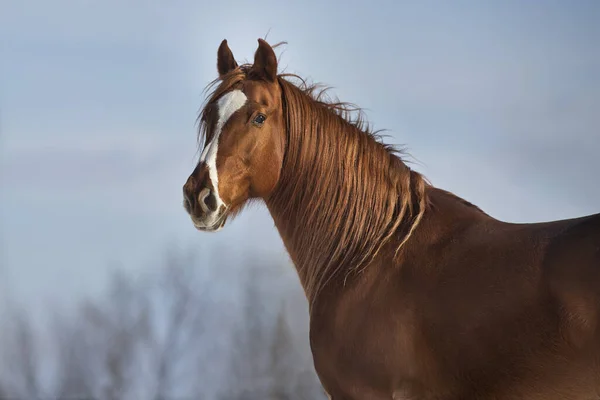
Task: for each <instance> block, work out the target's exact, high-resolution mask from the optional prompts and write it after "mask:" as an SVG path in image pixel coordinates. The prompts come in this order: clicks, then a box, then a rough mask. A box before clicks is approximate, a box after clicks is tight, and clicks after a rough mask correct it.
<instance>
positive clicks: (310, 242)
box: [266, 180, 492, 301]
mask: <svg viewBox="0 0 600 400" xmlns="http://www.w3.org/2000/svg"><path fill="white" fill-rule="evenodd" d="M316 181H318V180H316ZM305 190H306V191H309V192H310V191H311V190H313V191H315V193H308V194H309V197H310V196H317V195H318V193H316V192H318V191H319V190H320V188H319V185H318V183H317V182H315V185H314V186H312V187H310V188H309V187H307V188H305ZM426 191H427V196H428V198H430V200H431V209H428V210H427V211H426V212H425V214H424V217H423V221H422V226H423V229H419V228H417V229H416V231H415V233H414V236H413V237H412V238H410V239H409V240H408V241H407V242H406V246H407V247H408V248H410V249H411V251H412V252H415V251H419V250H418V249H419V248H422V247H424V246H428V245H429V244H431V243H430V242H436V241H438V240H439V241H444V240H445V238H447V237H449V236H453V235H456V234H459V232H460V231H462V230H463V229H464V228H465V227H467V226H469V225H471V224H473V223H476V222H477V221H481V220H484V219H488V220H492V218H491V217H489V216H488V215H487V214H485V213H484V212H483V211H481V210H480V209H479V208H477V207H476V206H474V205H472V204H470V203H468V202H467V201H465V200H463V199H461V198H459V197H458V196H455V195H454V194H452V193H449V192H446V191H443V190H440V189H437V188H434V187H431V186H429V187H427V190H426ZM287 193H294V192H289V191H288V192H287ZM266 203H267V207H268V209H269V211H270V213H271V216H272V217H273V220H274V222H275V226H276V227H277V229H278V231H279V233H280V235H281V238H282V240H283V243H284V245H285V247H286V249H287V251H288V253H289V255H290V257H291V259H292V261H293V262H294V264H295V266H296V268H297V270H298V275H299V278H300V281H301V283H302V285H303V287H304V289H305V291H306V294H307V297H309V301H310V300H311V295H312V293H311V290H310V289H311V288H310V286H311V282H310V279H311V276H312V275H314V272H315V271H314V268H320V267H322V266H324V265H325V264H326V263H327V262H329V261H332V260H331V258H328V257H327V256H328V255H330V254H332V253H331V249H332V248H334V247H335V244H336V243H337V242H338V241H339V240H341V238H339V237H336V234H335V232H332V231H324V230H321V229H318V228H316V227H315V226H314V225H312V224H310V222H309V221H306V220H305V219H304V218H305V216H306V215H307V210H306V208H305V207H307V206H308V205H307V204H305V203H304V202H299V201H297V199H295V198H286V199H282V198H279V199H277V201H276V202H275V201H270V200H268V199H267V201H266ZM283 204H286V205H290V206H289V207H282V205H283ZM312 206H313V207H319V204H316V205H315V204H312ZM349 212H356V210H349ZM363 212H366V213H368V212H369V210H368V209H367V210H363ZM402 229H403V227H401V229H400V231H401V230H402ZM399 236H400V235H398V237H393V238H392V239H391V241H390V245H391V246H397V245H398V244H399V242H400V240H401V238H400V237H399ZM342 250H343V251H348V252H351V251H352V250H351V249H348V248H343V249H342ZM354 256H355V255H353V254H350V255H348V257H342V259H343V260H344V261H347V260H356V257H354ZM389 261H390V262H392V259H390V260H389ZM352 267H353V264H351V263H350V264H346V263H344V262H338V263H337V265H336V268H337V269H336V270H335V276H333V275H332V276H330V277H329V278H330V279H332V280H333V282H341V281H343V280H344V279H345V278H346V277H348V272H350V270H351V269H352ZM327 273H328V274H331V271H328V272H327ZM307 289H308V290H307Z"/></svg>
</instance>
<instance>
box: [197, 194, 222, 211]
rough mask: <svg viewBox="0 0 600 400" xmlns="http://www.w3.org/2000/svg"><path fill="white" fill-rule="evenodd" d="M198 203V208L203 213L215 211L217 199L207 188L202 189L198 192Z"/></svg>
mask: <svg viewBox="0 0 600 400" xmlns="http://www.w3.org/2000/svg"><path fill="white" fill-rule="evenodd" d="M198 203H200V208H202V211H204V212H205V213H206V212H215V211H217V199H216V198H215V196H214V195H213V193H212V191H211V190H210V189H209V188H204V189H202V190H201V191H200V194H199V195H198Z"/></svg>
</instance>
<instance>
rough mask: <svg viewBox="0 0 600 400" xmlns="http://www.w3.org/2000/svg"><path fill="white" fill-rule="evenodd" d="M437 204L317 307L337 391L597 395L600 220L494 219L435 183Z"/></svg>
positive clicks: (319, 362) (369, 395)
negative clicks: (397, 246) (400, 245)
mask: <svg viewBox="0 0 600 400" xmlns="http://www.w3.org/2000/svg"><path fill="white" fill-rule="evenodd" d="M430 196H431V197H430V198H431V202H432V205H434V206H437V207H435V211H431V212H429V213H426V214H425V217H424V219H423V221H422V222H421V224H420V228H419V229H418V230H416V231H415V233H414V234H413V236H412V238H411V240H410V241H408V242H407V243H406V245H405V248H404V252H403V254H402V256H401V257H400V259H399V260H397V261H393V253H394V249H393V246H390V248H389V249H387V250H386V251H382V252H381V253H380V255H378V256H377V258H376V259H375V260H373V262H372V263H371V265H369V266H368V267H367V268H365V272H364V273H363V274H361V275H359V276H357V277H355V278H354V279H352V280H350V279H348V280H347V281H346V285H343V284H342V283H343V280H342V279H338V280H334V281H333V282H335V283H333V284H331V286H330V287H328V288H327V289H326V290H325V291H324V292H326V293H327V294H322V295H320V296H319V298H318V299H317V301H316V302H315V303H314V305H313V307H312V310H311V345H312V348H313V355H314V359H315V366H316V369H317V371H318V373H319V376H320V377H321V379H322V382H323V384H324V386H325V389H326V390H327V392H328V393H329V394H330V395H331V396H332V398H333V399H374V400H375V399H390V398H392V395H393V396H395V397H393V398H395V399H540V400H541V399H548V400H552V399H598V398H600V330H599V329H598V323H599V322H600V215H595V216H591V217H586V218H579V219H573V220H567V221H560V222H551V223H543V224H507V223H503V222H500V221H497V220H494V219H492V218H490V217H488V216H487V215H485V214H483V213H482V212H480V211H479V210H477V209H476V208H474V207H472V206H469V205H466V204H464V203H463V202H461V201H460V200H459V199H456V198H455V197H454V196H452V195H449V194H446V193H445V192H441V191H437V190H436V189H431V192H430Z"/></svg>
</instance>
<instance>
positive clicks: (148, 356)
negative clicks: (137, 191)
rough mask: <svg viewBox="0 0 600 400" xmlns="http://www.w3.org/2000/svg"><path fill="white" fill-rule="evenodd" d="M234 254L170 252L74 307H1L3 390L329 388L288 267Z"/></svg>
mask: <svg viewBox="0 0 600 400" xmlns="http://www.w3.org/2000/svg"><path fill="white" fill-rule="evenodd" d="M242 259H243V260H244V261H243V262H237V263H235V265H233V264H231V263H230V262H227V261H219V259H218V258H215V259H214V260H212V261H211V262H210V265H208V264H206V263H202V262H199V260H198V258H196V257H193V256H191V255H189V254H174V253H172V252H170V253H169V254H167V256H166V257H165V258H164V263H162V264H163V265H160V266H159V267H155V268H151V269H149V270H148V271H147V273H144V274H143V276H142V277H139V276H137V277H136V276H134V275H126V274H123V273H122V272H115V273H114V275H113V277H112V280H111V282H110V284H109V285H108V289H107V291H106V292H105V293H104V294H103V295H102V296H100V297H97V298H88V299H86V300H84V301H82V302H81V304H78V305H77V306H74V307H71V310H70V311H59V310H47V313H46V314H45V316H44V318H36V317H34V316H33V314H31V313H30V312H28V311H26V310H24V309H19V308H18V307H16V306H11V307H9V308H8V309H5V310H4V311H5V312H4V315H3V318H2V323H1V326H2V330H1V333H0V344H1V347H0V355H1V358H0V399H31V400H33V399H40V400H42V399H43V400H45V399H94V400H95V399H98V400H100V399H106V400H121V399H123V400H124V399H144V400H145V399H149V400H161V399H218V400H254V399H261V400H262V399H273V400H275V399H281V400H287V399H289V400H296V399H297V400H308V399H311V400H313V399H316V400H319V399H325V397H324V395H323V390H322V388H321V385H320V384H319V381H318V379H317V377H316V374H315V372H314V369H313V365H312V358H311V354H310V349H309V346H308V337H307V335H308V329H307V328H308V322H307V315H306V301H305V299H304V297H303V293H302V291H301V288H300V286H299V284H298V283H297V280H296V276H295V272H294V271H293V270H292V269H291V267H290V266H287V265H282V264H284V263H282V262H280V261H275V260H265V259H260V258H258V257H256V256H252V255H248V256H247V257H242Z"/></svg>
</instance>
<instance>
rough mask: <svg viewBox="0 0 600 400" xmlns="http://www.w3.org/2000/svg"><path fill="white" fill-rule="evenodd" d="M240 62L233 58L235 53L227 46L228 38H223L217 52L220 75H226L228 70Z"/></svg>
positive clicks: (234, 67)
mask: <svg viewBox="0 0 600 400" xmlns="http://www.w3.org/2000/svg"><path fill="white" fill-rule="evenodd" d="M237 66H238V64H237V63H236V62H235V58H233V53H232V52H231V50H230V49H229V46H227V39H223V41H222V42H221V45H220V46H219V51H218V52H217V69H218V70H219V76H221V77H222V76H223V75H226V74H227V73H228V72H230V71H232V70H234V69H236V68H237Z"/></svg>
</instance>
